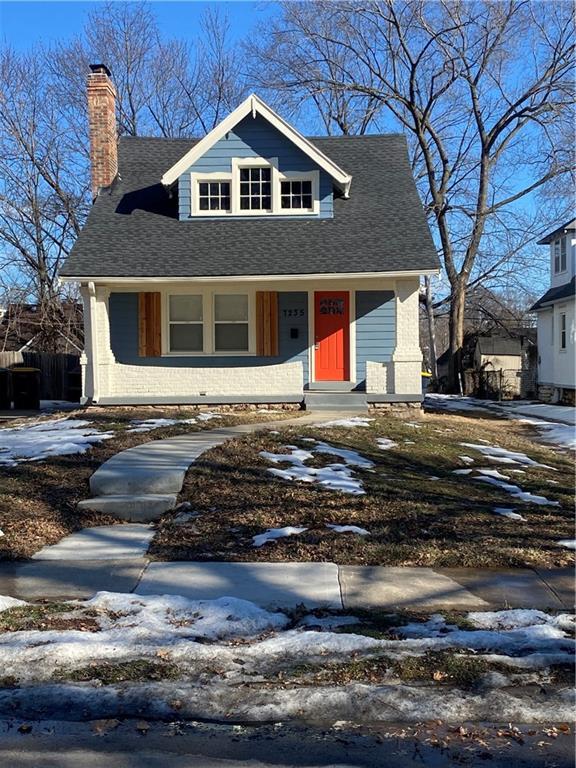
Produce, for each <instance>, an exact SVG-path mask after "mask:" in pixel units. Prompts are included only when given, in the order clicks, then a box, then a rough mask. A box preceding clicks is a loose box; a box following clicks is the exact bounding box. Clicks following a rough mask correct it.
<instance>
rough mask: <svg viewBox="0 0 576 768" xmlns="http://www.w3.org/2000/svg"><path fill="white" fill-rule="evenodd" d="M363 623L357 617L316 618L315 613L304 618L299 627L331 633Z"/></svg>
mask: <svg viewBox="0 0 576 768" xmlns="http://www.w3.org/2000/svg"><path fill="white" fill-rule="evenodd" d="M360 623H361V621H360V619H359V618H357V617H356V616H321V617H318V616H314V614H313V613H309V614H308V615H307V616H303V617H302V618H301V619H300V621H299V622H298V624H297V626H298V627H314V628H318V629H320V630H322V631H323V632H331V631H332V630H333V629H338V627H350V626H354V625H356V624H360Z"/></svg>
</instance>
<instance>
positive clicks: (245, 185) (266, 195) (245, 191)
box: [240, 168, 272, 211]
mask: <svg viewBox="0 0 576 768" xmlns="http://www.w3.org/2000/svg"><path fill="white" fill-rule="evenodd" d="M271 208H272V172H271V170H270V168H240V210H242V211H270V210H271Z"/></svg>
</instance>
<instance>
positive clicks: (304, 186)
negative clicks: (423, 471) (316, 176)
mask: <svg viewBox="0 0 576 768" xmlns="http://www.w3.org/2000/svg"><path fill="white" fill-rule="evenodd" d="M280 199H281V202H282V208H284V209H286V208H299V209H304V210H310V209H311V208H312V182H311V181H307V180H301V181H297V180H290V181H282V182H280Z"/></svg>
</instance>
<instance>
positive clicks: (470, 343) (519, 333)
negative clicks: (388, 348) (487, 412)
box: [436, 327, 536, 397]
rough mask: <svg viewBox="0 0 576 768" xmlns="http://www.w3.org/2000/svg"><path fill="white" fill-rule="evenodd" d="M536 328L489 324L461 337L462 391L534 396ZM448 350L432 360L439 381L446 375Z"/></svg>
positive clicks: (478, 393)
mask: <svg viewBox="0 0 576 768" xmlns="http://www.w3.org/2000/svg"><path fill="white" fill-rule="evenodd" d="M535 350H536V331H535V329H534V328H522V327H519V328H518V327H517V328H509V329H507V328H493V329H492V330H490V331H483V332H469V333H467V334H466V336H465V337H464V345H463V350H462V362H463V368H464V374H465V385H466V394H475V395H478V396H488V395H489V396H499V397H519V396H521V397H534V396H535V394H536V386H535V381H536V371H535V365H534V358H535ZM448 363H449V350H447V351H446V352H444V354H442V355H440V357H439V358H438V360H437V362H436V364H437V368H438V378H439V380H440V381H441V380H442V378H443V377H446V376H447V375H448Z"/></svg>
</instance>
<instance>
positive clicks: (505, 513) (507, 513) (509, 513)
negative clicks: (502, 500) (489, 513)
mask: <svg viewBox="0 0 576 768" xmlns="http://www.w3.org/2000/svg"><path fill="white" fill-rule="evenodd" d="M494 512H496V514H497V515H502V517H509V518H510V520H520V521H522V522H523V523H525V522H526V518H525V517H522V515H520V514H518V512H514V510H513V509H511V508H510V507H494Z"/></svg>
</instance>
